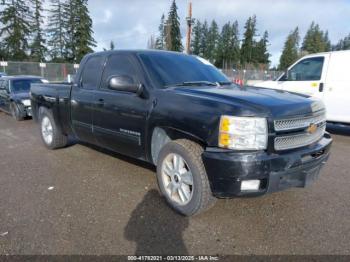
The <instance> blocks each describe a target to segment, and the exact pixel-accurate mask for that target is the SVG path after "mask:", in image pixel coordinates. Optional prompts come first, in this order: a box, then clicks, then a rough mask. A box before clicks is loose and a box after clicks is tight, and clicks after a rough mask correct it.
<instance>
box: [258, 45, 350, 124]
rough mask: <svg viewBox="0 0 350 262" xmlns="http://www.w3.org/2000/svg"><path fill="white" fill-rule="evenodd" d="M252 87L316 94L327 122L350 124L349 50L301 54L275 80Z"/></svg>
mask: <svg viewBox="0 0 350 262" xmlns="http://www.w3.org/2000/svg"><path fill="white" fill-rule="evenodd" d="M255 86H260V87H265V88H272V89H280V90H286V91H291V92H296V93H302V94H306V95H311V96H315V97H318V98H320V99H322V100H323V102H324V103H325V105H326V108H327V121H329V122H338V123H346V124H350V50H347V51H334V52H327V53H318V54H312V55H307V56H304V57H303V58H301V59H299V60H298V61H297V62H295V63H294V64H293V65H291V66H290V67H289V68H288V70H287V71H286V73H284V74H282V75H281V76H280V77H278V78H277V80H275V81H265V82H260V83H257V84H255Z"/></svg>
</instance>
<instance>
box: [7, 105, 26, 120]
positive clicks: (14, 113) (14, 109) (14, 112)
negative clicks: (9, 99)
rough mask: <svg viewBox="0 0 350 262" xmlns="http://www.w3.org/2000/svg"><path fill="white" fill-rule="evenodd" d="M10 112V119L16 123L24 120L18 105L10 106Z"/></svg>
mask: <svg viewBox="0 0 350 262" xmlns="http://www.w3.org/2000/svg"><path fill="white" fill-rule="evenodd" d="M10 112H11V115H12V117H13V118H14V119H15V120H17V121H22V120H23V119H24V117H23V115H22V113H21V111H20V109H19V107H18V105H17V104H16V103H11V104H10Z"/></svg>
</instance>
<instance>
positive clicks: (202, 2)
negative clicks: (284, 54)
mask: <svg viewBox="0 0 350 262" xmlns="http://www.w3.org/2000/svg"><path fill="white" fill-rule="evenodd" d="M171 2H172V0H89V10H90V13H91V16H92V19H93V23H94V37H95V39H96V41H97V45H98V46H97V47H96V51H99V50H102V49H103V48H104V47H105V48H108V47H109V43H110V41H111V40H113V41H114V42H115V43H116V48H118V49H134V48H141V49H142V48H146V47H147V40H148V39H149V37H150V35H152V34H153V35H156V34H157V33H158V26H159V23H160V17H161V15H162V13H165V14H167V13H168V11H169V7H170V5H171ZM176 2H177V5H178V7H179V10H178V13H179V16H180V20H181V33H182V36H183V39H184V37H185V34H186V23H185V17H186V16H187V6H188V2H189V0H177V1H176ZM192 3H193V17H194V18H197V19H200V20H201V21H203V20H204V19H207V20H209V21H211V20H212V19H215V20H216V21H217V22H218V24H219V26H220V27H221V26H222V25H223V24H224V23H226V22H227V21H234V20H238V22H239V26H240V34H243V26H244V23H245V21H246V20H247V18H248V17H249V16H251V15H254V14H256V16H257V28H258V33H260V34H262V33H263V32H264V30H267V31H268V32H269V41H270V46H269V52H270V53H271V54H272V56H271V58H270V59H271V61H272V65H277V64H278V61H279V56H280V54H281V49H282V47H283V43H284V41H285V38H286V36H287V34H288V32H290V31H291V30H292V29H294V28H295V27H296V26H299V29H300V32H301V37H302V38H303V37H304V34H305V32H306V30H307V28H308V27H309V25H310V24H311V22H312V21H315V22H317V23H319V25H320V27H321V29H323V30H329V36H330V39H331V41H332V43H335V42H337V41H338V40H339V39H340V38H343V37H344V36H346V35H348V34H349V33H350V19H349V17H350V0H192Z"/></svg>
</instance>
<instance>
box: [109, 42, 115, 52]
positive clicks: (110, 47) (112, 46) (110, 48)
mask: <svg viewBox="0 0 350 262" xmlns="http://www.w3.org/2000/svg"><path fill="white" fill-rule="evenodd" d="M114 49H115V44H114V42H113V40H112V41H111V43H110V44H109V50H114Z"/></svg>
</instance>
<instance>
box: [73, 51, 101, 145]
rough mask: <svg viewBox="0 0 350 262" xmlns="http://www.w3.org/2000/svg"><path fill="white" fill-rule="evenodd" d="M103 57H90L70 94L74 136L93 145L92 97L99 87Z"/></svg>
mask: <svg viewBox="0 0 350 262" xmlns="http://www.w3.org/2000/svg"><path fill="white" fill-rule="evenodd" d="M104 61H105V57H104V56H92V57H90V58H88V60H87V61H86V62H85V64H83V68H82V74H81V76H80V79H78V81H77V84H75V85H73V88H72V94H71V118H72V126H73V131H74V133H75V135H76V136H77V137H78V138H79V139H80V140H82V141H85V142H89V143H93V144H94V143H95V142H96V141H95V139H94V136H93V133H92V112H93V109H94V97H95V93H96V90H98V88H99V85H100V79H101V75H102V70H103V65H104Z"/></svg>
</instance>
